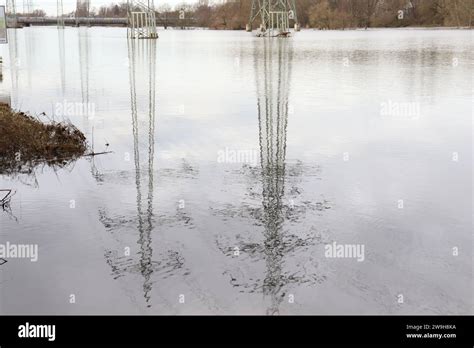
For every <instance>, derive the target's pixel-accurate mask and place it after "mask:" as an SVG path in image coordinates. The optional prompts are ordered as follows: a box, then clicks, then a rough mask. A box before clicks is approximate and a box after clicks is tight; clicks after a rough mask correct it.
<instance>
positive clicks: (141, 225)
mask: <svg viewBox="0 0 474 348" xmlns="http://www.w3.org/2000/svg"><path fill="white" fill-rule="evenodd" d="M142 42H143V41H140V42H138V43H137V42H136V41H135V40H128V45H129V46H128V52H129V70H130V93H131V95H130V96H131V107H132V126H133V148H134V159H135V173H136V179H135V183H136V186H137V216H138V232H139V234H140V238H139V239H138V244H139V245H140V272H141V274H142V276H143V278H144V282H143V293H144V297H145V299H146V302H147V305H148V306H151V304H150V303H149V302H150V290H151V282H150V280H151V275H152V274H153V268H152V256H153V249H152V248H151V231H152V229H153V224H152V218H153V158H154V152H155V71H156V68H155V64H156V43H155V42H154V41H147V42H146V43H145V49H146V61H147V63H148V64H147V66H148V68H149V72H148V78H149V80H148V88H149V94H148V101H149V105H148V122H149V123H148V195H147V206H146V213H145V216H144V215H143V210H142V192H141V190H142V188H141V180H140V179H141V172H140V152H139V149H138V137H139V134H138V113H137V94H136V71H135V69H136V61H135V59H136V56H135V52H136V45H140V46H141V45H142Z"/></svg>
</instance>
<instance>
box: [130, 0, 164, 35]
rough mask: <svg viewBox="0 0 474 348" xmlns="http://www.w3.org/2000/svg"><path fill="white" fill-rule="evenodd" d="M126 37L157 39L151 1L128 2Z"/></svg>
mask: <svg viewBox="0 0 474 348" xmlns="http://www.w3.org/2000/svg"><path fill="white" fill-rule="evenodd" d="M127 5H128V14H127V18H128V29H127V36H128V37H129V38H131V39H157V38H158V33H157V31H156V15H155V4H154V1H153V0H148V1H147V2H146V3H145V1H138V0H128V1H127Z"/></svg>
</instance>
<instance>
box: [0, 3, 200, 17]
mask: <svg viewBox="0 0 474 348" xmlns="http://www.w3.org/2000/svg"><path fill="white" fill-rule="evenodd" d="M30 1H32V2H33V8H34V9H36V8H42V9H43V10H45V11H46V12H47V13H48V14H49V15H56V1H57V0H30ZM142 1H143V2H147V0H142ZM196 1H197V0H184V1H183V0H155V7H158V6H160V5H162V4H169V5H171V6H175V5H177V4H182V3H183V2H186V3H190V4H191V3H195V2H196ZM76 2H77V0H63V4H64V12H65V13H68V12H71V11H74V10H75V8H76ZM121 2H126V0H115V1H114V0H91V7H92V8H93V7H100V6H102V5H107V4H112V3H121ZM5 3H6V0H0V4H1V5H5ZM25 3H26V0H25ZM16 7H17V11H19V12H22V11H23V0H16Z"/></svg>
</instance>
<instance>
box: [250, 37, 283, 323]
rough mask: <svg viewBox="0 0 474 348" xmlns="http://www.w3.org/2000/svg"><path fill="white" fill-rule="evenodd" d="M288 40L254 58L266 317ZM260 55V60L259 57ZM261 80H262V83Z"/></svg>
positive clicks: (277, 289)
mask: <svg viewBox="0 0 474 348" xmlns="http://www.w3.org/2000/svg"><path fill="white" fill-rule="evenodd" d="M289 45H290V44H289V40H281V39H277V40H273V39H268V40H267V39H266V40H264V41H263V46H264V48H263V52H258V53H257V54H255V72H256V76H257V79H256V80H257V93H258V101H257V106H258V120H259V140H260V162H261V167H262V195H263V201H262V205H263V217H262V218H263V224H264V229H265V230H264V237H265V240H264V245H265V248H264V253H265V262H266V275H265V279H264V281H263V294H264V295H266V296H270V298H271V305H270V308H269V309H268V311H267V312H268V314H275V313H278V308H279V304H280V302H281V301H282V295H283V296H284V294H281V291H282V288H283V286H284V282H283V277H282V263H283V256H284V255H283V253H282V251H283V250H282V248H281V246H282V245H284V243H283V230H282V224H283V221H284V217H283V196H284V190H285V156H286V129H287V123H288V94H289V81H290V74H291V61H292V50H291V47H289ZM261 54H263V58H259V55H261ZM260 77H264V78H263V79H261V78H260Z"/></svg>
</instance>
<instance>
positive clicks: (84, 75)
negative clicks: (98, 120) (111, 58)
mask: <svg viewBox="0 0 474 348" xmlns="http://www.w3.org/2000/svg"><path fill="white" fill-rule="evenodd" d="M77 33H78V36H79V40H78V41H79V70H80V74H81V97H82V106H83V108H82V109H83V112H84V117H85V119H87V120H88V119H89V29H88V28H82V27H81V28H79V30H78V31H77Z"/></svg>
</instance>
